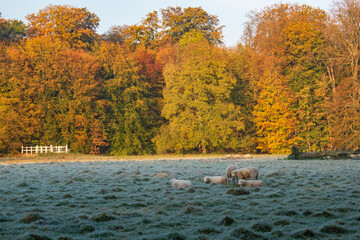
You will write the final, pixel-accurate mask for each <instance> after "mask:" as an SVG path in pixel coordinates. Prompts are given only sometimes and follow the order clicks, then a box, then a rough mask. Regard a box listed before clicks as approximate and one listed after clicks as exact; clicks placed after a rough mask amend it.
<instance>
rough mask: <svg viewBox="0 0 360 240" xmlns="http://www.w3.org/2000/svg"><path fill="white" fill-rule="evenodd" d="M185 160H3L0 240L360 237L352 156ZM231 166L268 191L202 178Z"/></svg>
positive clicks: (357, 167)
mask: <svg viewBox="0 0 360 240" xmlns="http://www.w3.org/2000/svg"><path fill="white" fill-rule="evenodd" d="M186 158H188V157H184V158H183V159H182V157H179V156H178V157H174V158H173V159H172V160H165V159H166V157H165V158H162V159H163V160H154V159H151V158H149V159H144V158H138V159H136V158H135V159H116V158H106V157H99V158H95V157H90V156H88V157H85V156H83V157H82V158H77V159H75V160H72V161H67V159H63V158H62V157H58V158H52V159H51V158H49V159H47V158H40V159H35V158H34V159H33V160H32V161H30V160H29V159H17V160H14V159H2V160H0V202H1V208H0V239H37V240H42V239H59V240H60V239H62V240H65V239H164V240H165V239H174V240H175V239H209V240H210V239H211V240H212V239H224V240H230V239H351V240H352V239H360V161H358V160H311V161H300V160H298V161H290V160H278V159H277V158H268V157H264V156H263V157H258V158H255V159H251V160H239V161H234V160H223V159H220V158H217V156H212V158H205V157H197V158H196V159H192V160H191V159H186ZM46 159H47V160H46ZM169 159H171V158H170V157H169ZM145 160H147V161H145ZM233 163H237V164H238V165H239V166H241V167H245V166H253V167H256V168H257V169H258V170H259V172H260V174H259V179H261V180H263V181H265V182H266V183H267V187H264V188H255V189H243V188H240V187H238V186H230V185H229V186H223V185H215V184H205V183H203V182H202V181H201V179H202V178H203V177H204V176H206V175H209V176H211V175H224V174H225V168H226V166H228V165H229V164H233ZM173 177H176V178H178V179H188V180H191V181H192V184H193V185H192V187H191V188H190V189H173V188H172V187H171V184H170V182H169V181H170V180H171V179H172V178H173Z"/></svg>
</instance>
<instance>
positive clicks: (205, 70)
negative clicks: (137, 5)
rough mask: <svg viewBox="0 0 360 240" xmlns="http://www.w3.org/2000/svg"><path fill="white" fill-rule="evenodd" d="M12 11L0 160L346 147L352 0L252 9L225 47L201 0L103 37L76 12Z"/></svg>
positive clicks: (355, 94) (2, 82) (353, 125)
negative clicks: (238, 36) (27, 151)
mask: <svg viewBox="0 0 360 240" xmlns="http://www.w3.org/2000/svg"><path fill="white" fill-rule="evenodd" d="M26 19H27V21H28V23H27V24H24V23H23V22H22V21H19V20H16V19H4V18H1V15H0V155H12V154H16V153H18V152H19V150H20V148H21V146H23V145H24V146H34V145H50V144H52V145H65V144H68V145H69V147H70V149H71V151H72V152H75V153H85V154H109V155H141V154H156V153H213V152H248V153H250V152H251V153H270V154H272V153H288V152H290V151H291V147H292V146H293V145H296V146H298V147H299V148H300V149H303V150H305V151H329V150H338V149H341V148H343V147H344V145H346V148H347V149H350V150H351V149H358V148H359V146H360V137H359V132H360V121H359V119H360V76H359V59H360V0H341V1H336V2H334V3H333V4H332V6H331V9H330V11H329V12H326V11H324V10H322V9H319V8H314V7H311V6H308V5H304V4H286V3H279V4H275V5H271V6H268V7H265V8H263V9H261V10H259V11H252V12H250V13H249V14H248V21H247V22H246V23H245V28H244V29H245V30H244V33H243V36H242V40H241V42H239V43H238V44H237V45H236V46H234V47H227V46H225V45H224V44H223V42H222V39H223V33H222V29H223V27H224V26H221V25H220V21H219V19H218V17H217V16H216V15H212V14H210V13H208V12H206V11H205V10H204V9H202V8H201V7H187V8H181V7H168V8H166V9H160V10H158V11H153V12H150V13H148V14H147V15H146V16H144V18H143V19H141V20H140V21H139V23H138V24H135V25H121V26H118V25H114V26H112V27H111V28H110V29H109V30H108V31H107V32H105V33H104V34H98V33H97V32H96V30H97V27H98V26H99V22H100V19H99V18H98V17H97V15H96V14H95V13H91V12H89V11H88V10H87V9H86V8H77V7H73V6H69V5H49V6H47V7H45V8H44V9H41V10H40V11H39V12H37V13H33V14H29V15H28V16H26ZM241 24H243V23H239V27H240V25H241ZM350 140H351V141H350Z"/></svg>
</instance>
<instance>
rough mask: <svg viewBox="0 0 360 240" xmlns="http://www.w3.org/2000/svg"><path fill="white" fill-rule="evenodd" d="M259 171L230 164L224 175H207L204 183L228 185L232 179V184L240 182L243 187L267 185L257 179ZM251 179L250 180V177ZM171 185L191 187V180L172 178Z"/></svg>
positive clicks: (174, 186)
mask: <svg viewBox="0 0 360 240" xmlns="http://www.w3.org/2000/svg"><path fill="white" fill-rule="evenodd" d="M258 175H259V171H258V170H257V169H256V168H254V167H245V168H240V167H239V166H238V165H229V166H227V168H226V170H225V177H224V176H206V177H204V178H203V179H202V180H203V181H204V183H216V184H224V185H228V184H229V182H230V180H231V183H232V184H236V183H237V184H239V185H240V186H242V187H247V188H254V187H265V186H266V184H265V182H264V181H262V180H257V178H258ZM249 178H250V179H251V180H248V179H249ZM170 182H171V185H172V187H173V188H187V187H191V181H189V180H180V179H176V178H173V179H171V181H170Z"/></svg>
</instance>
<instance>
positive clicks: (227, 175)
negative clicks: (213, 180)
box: [225, 165, 239, 184]
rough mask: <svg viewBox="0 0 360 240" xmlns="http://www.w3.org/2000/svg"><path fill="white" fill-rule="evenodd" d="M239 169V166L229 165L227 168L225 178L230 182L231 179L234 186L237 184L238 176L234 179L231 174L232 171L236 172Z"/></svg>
mask: <svg viewBox="0 0 360 240" xmlns="http://www.w3.org/2000/svg"><path fill="white" fill-rule="evenodd" d="M238 168H239V166H238V165H229V166H227V168H226V170H225V176H226V178H227V179H228V181H230V178H231V182H232V184H234V183H235V182H236V176H235V177H233V176H232V175H231V173H232V171H234V170H235V169H238Z"/></svg>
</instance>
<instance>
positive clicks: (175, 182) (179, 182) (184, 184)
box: [170, 178, 191, 188]
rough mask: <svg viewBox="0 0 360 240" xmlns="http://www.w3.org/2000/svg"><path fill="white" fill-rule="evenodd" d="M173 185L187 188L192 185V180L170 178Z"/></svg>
mask: <svg viewBox="0 0 360 240" xmlns="http://www.w3.org/2000/svg"><path fill="white" fill-rule="evenodd" d="M170 182H171V186H172V187H173V188H187V187H191V182H190V181H189V180H179V179H176V178H173V179H171V180H170Z"/></svg>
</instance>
